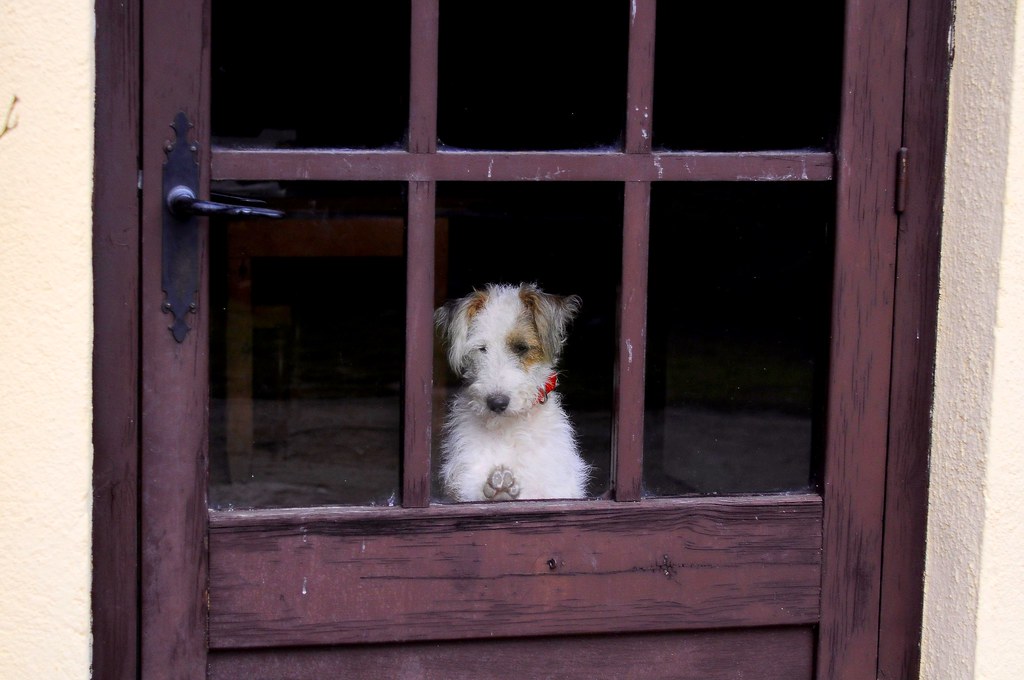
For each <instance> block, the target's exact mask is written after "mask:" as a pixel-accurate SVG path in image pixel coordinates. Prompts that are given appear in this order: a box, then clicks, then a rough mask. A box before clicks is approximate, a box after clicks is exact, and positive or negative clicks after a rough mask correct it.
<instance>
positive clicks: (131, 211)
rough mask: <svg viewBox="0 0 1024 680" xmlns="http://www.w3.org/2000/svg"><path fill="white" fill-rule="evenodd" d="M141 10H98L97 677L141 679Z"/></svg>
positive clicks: (117, 6)
mask: <svg viewBox="0 0 1024 680" xmlns="http://www.w3.org/2000/svg"><path fill="white" fill-rule="evenodd" d="M138 44H139V5H138V3H136V2H127V3H125V2H110V1H108V0H101V1H100V2H97V3H96V123H95V124H96V151H95V160H94V166H95V173H94V177H95V181H94V186H93V205H94V213H93V242H92V247H93V295H94V299H95V301H96V304H94V305H93V326H94V343H93V372H92V375H93V422H94V425H93V504H92V508H93V518H92V546H93V572H92V573H93V585H92V635H93V647H92V673H93V677H96V678H110V679H111V680H128V679H129V678H135V677H137V672H138V660H139V659H138V642H139V638H138V622H139V619H138V614H139V612H138V606H139V600H138V596H139V588H138V582H139V571H138V570H139V559H138V551H139V536H138V474H139V468H138V456H139V430H138V418H139V382H138V380H139V373H138V371H139V326H138V310H139V275H138V273H139V223H138V214H139V198H138V190H137V188H136V187H137V183H138V165H137V159H138V154H139V143H138V130H139V116H138V114H139V104H140V102H139V98H138V82H139V51H138Z"/></svg>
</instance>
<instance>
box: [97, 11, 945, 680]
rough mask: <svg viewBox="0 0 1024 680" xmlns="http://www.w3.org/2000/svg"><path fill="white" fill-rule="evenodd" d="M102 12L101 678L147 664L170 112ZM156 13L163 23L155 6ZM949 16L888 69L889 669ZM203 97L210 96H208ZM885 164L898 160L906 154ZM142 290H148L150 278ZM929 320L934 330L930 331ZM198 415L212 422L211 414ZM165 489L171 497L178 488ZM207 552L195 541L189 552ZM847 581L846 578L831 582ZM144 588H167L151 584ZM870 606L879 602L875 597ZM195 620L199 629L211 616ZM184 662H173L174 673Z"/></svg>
mask: <svg viewBox="0 0 1024 680" xmlns="http://www.w3.org/2000/svg"><path fill="white" fill-rule="evenodd" d="M96 11H97V38H96V41H97V43H96V44H97V108H96V112H97V116H96V161H95V167H96V173H95V177H96V183H95V197H94V204H95V227H94V271H95V275H94V278H95V290H96V296H95V328H96V330H95V349H94V409H95V423H96V424H95V433H94V444H95V463H94V501H95V502H94V518H93V519H94V532H93V545H94V572H93V573H94V585H93V612H94V616H93V620H94V630H93V632H94V654H93V657H94V660H93V669H94V673H95V676H96V677H100V678H129V677H135V676H136V675H137V673H138V672H139V652H138V645H139V640H140V637H139V635H138V630H139V627H140V625H145V624H144V622H140V619H139V616H138V611H139V610H138V602H139V596H140V589H139V585H138V574H139V571H138V570H139V566H138V565H139V554H140V550H142V549H145V546H143V543H142V541H141V538H140V534H139V529H138V520H139V515H138V508H139V500H138V489H139V485H138V479H139V475H140V469H139V464H138V461H139V454H140V439H139V437H140V430H139V423H140V419H141V416H142V414H141V413H140V405H139V404H140V400H139V395H140V391H141V390H142V389H143V388H144V383H142V382H140V380H141V378H140V367H139V346H140V342H141V341H145V340H144V339H142V338H140V324H139V315H140V309H141V301H140V268H139V262H140V260H139V251H140V224H139V198H138V195H139V194H138V185H139V179H140V177H139V174H138V173H139V158H140V156H147V155H148V156H149V157H150V158H152V153H150V154H144V153H142V150H140V148H139V143H138V138H139V133H140V130H141V129H142V126H144V125H147V124H148V125H164V124H165V121H163V122H162V121H146V120H145V119H144V118H143V116H142V111H141V107H140V105H141V98H140V91H141V88H142V83H143V82H145V79H144V78H143V77H142V74H141V67H140V52H139V45H140V35H141V27H140V17H141V10H140V6H139V3H137V2H128V3H120V2H110V1H108V0H101V1H100V2H98V3H97V7H96ZM197 19H198V18H197ZM146 20H147V21H153V20H156V21H159V18H158V17H153V16H151V15H150V16H147V17H146ZM951 22H952V10H951V4H950V3H949V1H948V0H911V2H910V13H909V18H908V30H907V40H908V43H907V61H906V69H905V73H904V74H890V75H892V77H900V76H901V75H902V77H903V78H904V81H905V97H904V106H903V120H904V139H903V141H902V144H903V145H904V146H906V147H907V148H908V149H909V152H908V158H909V172H908V177H907V183H906V187H907V188H906V208H905V211H904V212H903V214H902V215H901V216H900V222H899V238H898V241H897V243H896V246H895V247H896V249H897V257H898V260H897V262H898V269H897V271H896V272H895V289H894V298H893V305H894V310H895V311H894V314H895V320H894V332H893V347H892V352H893V357H892V367H891V384H890V385H889V386H888V388H887V394H886V393H884V392H880V395H879V399H880V400H881V399H884V398H885V397H888V403H889V404H890V405H889V431H888V434H887V441H888V458H887V477H886V480H885V485H886V493H885V500H886V503H885V505H884V508H883V510H884V523H885V524H884V526H885V533H884V536H885V539H884V545H883V550H884V552H883V556H882V577H881V594H880V602H881V607H880V611H879V613H878V615H877V619H878V624H877V632H876V630H875V628H872V627H871V626H869V627H868V629H865V630H863V631H861V632H860V633H859V639H861V640H862V644H864V645H873V644H877V645H878V655H879V656H878V658H879V664H878V674H879V676H880V677H887V678H895V677H916V669H917V667H918V663H919V653H918V644H919V639H920V616H921V599H922V574H923V562H924V557H923V554H924V525H925V517H926V503H927V456H928V441H929V434H930V419H929V415H928V414H929V408H930V404H931V401H932V380H931V379H932V365H933V361H934V340H935V336H934V329H935V308H936V300H937V291H938V266H937V265H938V254H939V239H938V234H939V228H940V223H941V206H940V205H939V202H938V201H937V200H936V198H937V197H938V196H941V195H942V181H943V174H942V171H943V159H944V139H945V123H946V96H947V87H946V82H947V77H948V72H949V64H948V59H949V55H948V50H947V47H946V45H947V37H948V31H949V29H950V26H951ZM198 33H201V31H197V34H198ZM179 37H180V36H179ZM172 42H174V41H168V43H169V47H168V50H169V51H168V55H167V59H168V61H167V63H168V64H173V66H168V67H167V68H187V66H186V65H187V64H188V63H192V62H193V61H195V62H196V63H198V61H197V60H198V58H199V55H200V49H201V47H200V46H199V45H198V44H185V42H186V41H178V42H177V46H175V45H174V44H170V43H172ZM175 49H177V50H178V52H177V53H176V52H175V51H174V50H175ZM194 73H197V74H198V73H199V70H198V69H196V70H195V71H194ZM203 82H205V81H204V79H203V78H202V77H201V75H200V77H198V78H197V79H196V81H195V87H196V88H198V89H199V90H202V88H203V87H204V86H203ZM197 96H199V97H203V98H205V96H204V95H203V94H202V93H201V92H199V93H198V95H197ZM879 162H880V163H886V162H892V163H895V159H892V160H891V161H890V160H889V159H884V160H881V161H879ZM146 167H147V169H148V172H147V176H149V177H152V176H153V175H154V174H156V173H155V172H154V171H153V168H154V167H156V166H154V165H152V164H150V163H147V166H146ZM142 286H143V288H145V284H142ZM919 329H921V330H925V332H923V333H920V335H919V333H918V331H919ZM172 363H173V360H172ZM163 370H173V366H169V367H164V368H160V369H155V373H151V376H153V377H154V379H155V378H156V376H158V375H159V373H160V371H163ZM197 421H198V422H199V423H200V424H201V422H202V419H201V418H197ZM179 436H180V437H181V438H182V441H183V442H184V443H183V446H189V444H191V446H192V447H193V449H194V447H195V446H201V443H199V442H200V440H201V435H199V434H197V433H195V432H182V433H180V434H179ZM885 438H886V437H885V436H883V439H885ZM143 472H145V471H143ZM163 492H164V493H166V494H167V496H168V497H169V498H170V497H173V496H174V495H175V494H177V493H179V492H180V490H178V489H164V490H163ZM172 514H173V513H172ZM204 519H205V518H204ZM197 524H198V519H197V518H192V521H191V522H185V524H184V525H181V526H180V530H181V531H184V532H186V533H187V532H189V531H192V532H193V533H196V535H201V532H200V531H198V530H197V529H196V526H197ZM190 526H191V527H192V528H191V529H189V527H190ZM880 530H881V529H880V528H879V531H880ZM163 548H164V546H162V545H161V546H150V549H161V550H162V549H163ZM196 549H198V546H193V547H192V548H190V549H187V550H192V551H194V550H196ZM161 554H163V553H161ZM171 558H176V559H179V560H180V561H181V562H182V563H184V562H186V561H188V560H192V559H195V555H191V554H180V553H173V552H172V553H171ZM841 586H842V583H841V579H839V580H837V581H836V582H835V584H834V587H835V588H836V589H841ZM143 587H144V588H147V587H160V584H158V583H144V584H143ZM868 599H869V600H872V598H868ZM201 600H202V592H201V586H199V584H197V598H196V601H195V602H193V603H191V604H189V603H182V604H183V606H185V607H187V608H190V609H191V612H192V613H191V615H190V618H194V619H195V620H196V621H197V622H199V620H200V619H201V616H202V614H203V613H204V611H203V609H202V607H201V606H199V605H200V602H201ZM873 601H879V600H878V594H877V593H876V594H875V597H874V599H873ZM868 606H870V604H869V605H868ZM871 618H874V616H872V617H871ZM198 628H199V629H200V630H201V629H202V624H201V623H199V625H198ZM193 638H194V636H193ZM874 641H877V643H876V642H874ZM151 644H156V645H160V646H163V647H166V646H170V647H172V648H173V647H175V646H178V645H182V647H181V649H182V652H183V655H184V656H183V658H185V657H189V656H190V654H189V652H188V648H189V646H190V645H194V644H196V640H195V639H192V640H179V639H175V640H159V641H155V640H154V641H151ZM165 670H166V669H165ZM182 670H183V669H176V674H177V672H180V671H182ZM196 670H197V671H198V672H201V671H200V669H196ZM822 670H823V671H827V669H822Z"/></svg>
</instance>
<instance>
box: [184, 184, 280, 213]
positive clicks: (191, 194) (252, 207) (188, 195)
mask: <svg viewBox="0 0 1024 680" xmlns="http://www.w3.org/2000/svg"><path fill="white" fill-rule="evenodd" d="M224 198H229V199H231V200H234V201H240V202H243V203H244V204H242V205H239V204H232V203H219V202H217V201H200V200H199V198H198V197H197V196H196V192H195V191H193V190H192V188H191V187H188V186H185V185H184V184H178V185H177V186H174V187H171V189H170V191H168V192H167V208H168V210H170V211H171V213H172V214H173V215H174V216H175V217H177V218H178V219H188V218H189V217H190V216H193V215H194V216H197V217H214V216H217V215H223V216H226V217H240V218H246V217H268V218H271V219H280V218H282V217H284V212H283V211H281V210H273V209H271V208H261V207H257V206H261V205H265V203H264V202H263V201H257V200H255V199H250V198H241V197H238V196H226V195H225V196H224Z"/></svg>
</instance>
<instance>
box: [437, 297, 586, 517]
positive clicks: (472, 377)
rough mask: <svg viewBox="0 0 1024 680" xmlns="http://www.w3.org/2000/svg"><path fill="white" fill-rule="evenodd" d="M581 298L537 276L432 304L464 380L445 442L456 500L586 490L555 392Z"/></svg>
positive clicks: (446, 475) (444, 464)
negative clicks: (554, 291) (553, 289)
mask: <svg viewBox="0 0 1024 680" xmlns="http://www.w3.org/2000/svg"><path fill="white" fill-rule="evenodd" d="M579 304H580V299H579V298H578V297H577V296H575V295H572V296H568V297H560V296H557V295H549V294H547V293H544V292H542V291H541V290H539V289H538V288H537V287H536V286H534V285H532V284H522V285H518V286H510V285H494V284H492V285H489V286H487V287H486V288H485V289H484V290H482V291H475V292H473V293H472V294H471V295H468V296H467V297H464V298H462V299H459V300H453V301H451V302H449V303H447V304H446V305H444V306H443V307H441V308H439V309H438V310H437V311H436V312H435V313H434V320H435V321H436V323H437V326H438V328H439V329H440V330H441V332H442V334H443V336H444V339H445V341H446V344H447V347H448V363H449V364H451V367H452V370H453V371H454V372H455V373H456V374H457V375H458V376H459V377H460V378H462V379H463V387H462V388H461V389H460V390H459V392H458V393H457V394H456V395H455V397H454V399H453V400H452V402H451V403H450V405H449V410H448V415H447V418H446V419H445V425H444V430H443V432H442V441H441V479H442V482H443V484H444V490H445V493H446V494H447V495H448V496H450V497H451V498H452V499H453V500H456V501H481V500H513V499H517V498H518V499H527V498H583V496H584V494H585V493H586V485H587V477H588V476H589V474H590V469H589V466H588V465H587V464H586V463H585V462H584V461H583V459H582V458H581V457H580V454H579V448H578V446H577V444H576V436H575V433H574V432H573V428H572V424H571V423H570V422H569V418H568V417H567V416H566V414H565V411H564V410H563V409H562V406H561V404H560V401H561V400H560V398H559V395H558V393H556V392H553V391H552V390H554V389H555V386H556V385H557V373H556V372H555V364H556V363H557V361H558V357H559V355H560V354H561V350H562V345H563V343H564V342H565V334H566V330H567V326H568V324H569V321H570V320H571V319H572V318H573V316H574V315H575V314H576V311H577V310H578V309H579Z"/></svg>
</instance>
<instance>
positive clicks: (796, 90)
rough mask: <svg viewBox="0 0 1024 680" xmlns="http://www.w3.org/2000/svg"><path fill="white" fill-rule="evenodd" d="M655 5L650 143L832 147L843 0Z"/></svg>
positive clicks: (729, 148)
mask: <svg viewBox="0 0 1024 680" xmlns="http://www.w3.org/2000/svg"><path fill="white" fill-rule="evenodd" d="M657 11H658V16H657V19H658V26H657V36H656V42H655V59H654V64H655V80H654V113H653V119H654V120H653V132H654V137H653V142H654V146H655V147H656V148H661V149H677V150H678V149H693V150H708V151H736V150H743V149H751V150H760V149H788V148H805V147H815V148H817V147H831V146H832V140H833V137H834V134H835V130H836V124H837V121H838V115H839V113H838V112H839V95H840V87H839V80H840V78H839V77H840V73H841V65H842V64H841V56H842V38H843V36H842V19H843V3H841V2H821V1H820V0H797V1H791V2H784V3H777V2H773V3H744V4H742V5H739V6H737V5H734V4H731V3H724V2H719V3H708V2H704V3H693V2H659V3H658V10H657Z"/></svg>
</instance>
